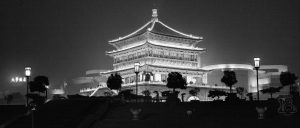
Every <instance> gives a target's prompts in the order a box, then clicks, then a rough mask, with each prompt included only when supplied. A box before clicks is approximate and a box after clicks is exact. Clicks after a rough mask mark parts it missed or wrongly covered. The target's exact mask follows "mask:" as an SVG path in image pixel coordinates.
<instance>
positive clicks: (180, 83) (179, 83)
mask: <svg viewBox="0 0 300 128" xmlns="http://www.w3.org/2000/svg"><path fill="white" fill-rule="evenodd" d="M186 85H187V83H186V79H184V78H183V77H182V75H181V74H180V73H178V72H171V73H169V74H168V78H167V87H168V88H173V93H175V89H176V88H180V89H186Z"/></svg>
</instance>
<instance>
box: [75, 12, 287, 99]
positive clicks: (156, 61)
mask: <svg viewBox="0 0 300 128" xmlns="http://www.w3.org/2000/svg"><path fill="white" fill-rule="evenodd" d="M202 40H203V38H202V37H199V36H194V35H191V34H185V33H182V32H180V31H177V30H175V29H173V28H171V27H169V26H167V25H166V24H164V23H163V22H161V21H160V20H159V19H158V14H157V10H156V9H153V10H152V19H151V20H150V21H149V22H147V23H146V24H145V25H143V26H142V27H141V28H139V29H138V30H136V31H134V32H133V33H130V34H128V35H126V36H123V37H119V38H117V39H114V40H111V41H109V44H110V45H112V46H114V47H115V48H116V50H113V51H108V52H106V54H107V55H109V56H111V57H112V58H113V60H114V63H113V70H90V71H87V76H86V77H81V78H77V79H75V81H73V84H77V85H81V86H80V87H82V89H80V93H81V94H84V95H90V96H101V95H104V92H105V91H107V90H108V88H107V87H106V80H107V78H108V76H109V75H110V74H112V73H116V72H117V73H119V74H120V75H121V76H122V78H123V82H124V83H123V85H122V89H132V90H135V80H136V78H135V77H136V75H135V73H134V64H135V63H136V62H139V63H140V65H141V66H140V73H139V74H138V94H139V95H141V92H142V91H144V90H146V89H147V90H150V92H153V91H159V92H162V91H166V90H169V89H168V88H167V87H166V80H167V76H168V73H170V72H179V73H181V74H182V75H183V76H184V78H185V79H186V80H187V83H188V89H186V90H181V93H186V94H187V95H186V97H185V100H187V99H188V98H189V97H191V95H189V93H188V91H189V90H190V89H191V88H200V93H199V94H198V96H197V97H198V98H199V99H200V100H202V101H203V100H205V101H207V100H212V99H211V98H208V97H207V95H208V91H209V90H211V89H223V90H228V89H229V88H228V87H226V86H225V85H224V84H223V83H220V80H221V77H222V75H223V74H222V72H221V71H222V70H227V69H229V70H235V71H238V72H237V77H238V79H239V82H238V83H237V85H238V86H242V87H244V88H246V89H247V90H248V92H255V91H256V88H255V87H256V79H255V80H254V78H256V77H255V72H254V71H253V66H251V65H241V64H225V65H211V66H205V67H202V66H201V55H202V53H204V52H206V49H205V48H200V47H197V46H198V44H199V43H200V42H201V41H202ZM269 68H275V69H278V71H276V72H268V71H264V69H269ZM269 68H268V66H266V67H265V68H263V66H262V68H261V70H260V71H259V76H260V80H259V82H260V84H261V88H260V89H262V88H263V87H267V86H272V84H271V80H272V79H273V78H275V79H276V78H277V77H278V73H280V72H281V71H286V70H287V67H286V66H281V67H280V66H273V67H272V66H271V67H270V66H269ZM240 71H241V72H240ZM272 81H273V80H272ZM275 81H276V80H275ZM134 93H135V92H134ZM153 96H154V95H153Z"/></svg>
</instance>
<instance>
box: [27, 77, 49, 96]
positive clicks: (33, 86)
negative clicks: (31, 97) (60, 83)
mask: <svg viewBox="0 0 300 128" xmlns="http://www.w3.org/2000/svg"><path fill="white" fill-rule="evenodd" d="M47 85H49V79H48V77H47V76H36V77H35V78H34V79H33V81H30V82H29V88H30V91H31V92H42V93H44V92H45V91H46V89H47V88H46V86H47Z"/></svg>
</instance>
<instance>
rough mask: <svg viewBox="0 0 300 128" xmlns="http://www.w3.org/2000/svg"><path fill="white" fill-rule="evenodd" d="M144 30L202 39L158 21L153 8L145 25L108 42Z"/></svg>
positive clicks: (122, 38) (139, 33)
mask: <svg viewBox="0 0 300 128" xmlns="http://www.w3.org/2000/svg"><path fill="white" fill-rule="evenodd" d="M146 32H150V33H154V34H159V35H164V36H171V37H177V38H184V39H191V40H199V41H200V40H202V39H203V38H202V37H198V36H194V35H191V34H185V33H182V32H180V31H177V30H175V29H173V28H171V27H169V26H167V25H166V24H164V23H163V22H161V21H159V20H158V18H157V10H156V9H153V10H152V19H151V21H149V22H148V23H146V24H145V25H143V26H142V27H141V28H139V29H138V30H136V31H134V32H133V33H130V34H128V35H126V36H123V37H119V38H117V39H113V40H110V41H108V42H109V43H111V44H113V43H115V42H119V41H123V40H126V39H129V38H132V37H136V36H138V35H141V34H144V33H146Z"/></svg>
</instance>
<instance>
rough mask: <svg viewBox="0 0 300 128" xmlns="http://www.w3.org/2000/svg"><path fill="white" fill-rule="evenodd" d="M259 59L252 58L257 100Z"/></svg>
mask: <svg viewBox="0 0 300 128" xmlns="http://www.w3.org/2000/svg"><path fill="white" fill-rule="evenodd" d="M259 61H260V58H254V67H255V70H256V82H257V83H256V87H257V94H256V95H257V100H259V85H258V69H259Z"/></svg>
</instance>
